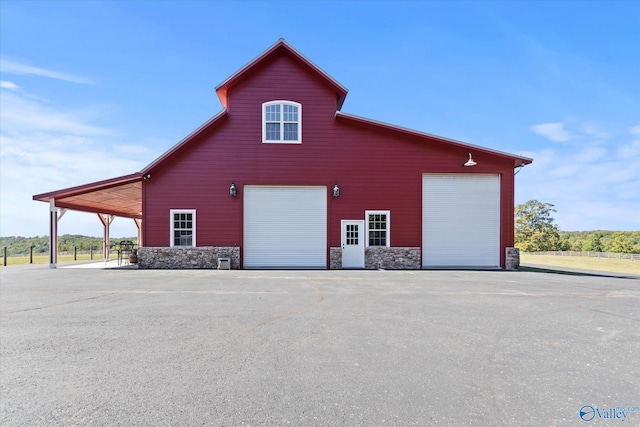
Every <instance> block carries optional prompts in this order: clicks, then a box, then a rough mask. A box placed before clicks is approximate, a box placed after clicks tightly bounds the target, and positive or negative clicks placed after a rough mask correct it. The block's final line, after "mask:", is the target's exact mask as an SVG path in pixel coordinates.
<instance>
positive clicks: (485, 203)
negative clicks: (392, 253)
mask: <svg viewBox="0 0 640 427" xmlns="http://www.w3.org/2000/svg"><path fill="white" fill-rule="evenodd" d="M422 266H423V267H427V268H429V267H499V266H500V176H499V175H493V174H491V175H475V174H474V175H469V174H425V175H423V178H422Z"/></svg>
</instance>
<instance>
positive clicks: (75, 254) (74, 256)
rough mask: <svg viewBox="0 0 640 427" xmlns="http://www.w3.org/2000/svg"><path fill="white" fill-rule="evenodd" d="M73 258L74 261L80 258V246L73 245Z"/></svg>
mask: <svg viewBox="0 0 640 427" xmlns="http://www.w3.org/2000/svg"><path fill="white" fill-rule="evenodd" d="M73 260H74V261H77V260H78V247H77V246H74V247H73Z"/></svg>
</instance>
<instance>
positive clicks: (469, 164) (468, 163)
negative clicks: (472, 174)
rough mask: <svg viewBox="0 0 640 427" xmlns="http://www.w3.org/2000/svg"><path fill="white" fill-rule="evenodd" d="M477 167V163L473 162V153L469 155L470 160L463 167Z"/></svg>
mask: <svg viewBox="0 0 640 427" xmlns="http://www.w3.org/2000/svg"><path fill="white" fill-rule="evenodd" d="M475 165H477V163H476V162H475V161H474V160H473V157H471V153H469V160H467V162H466V163H465V164H463V165H462V166H465V167H470V166H475Z"/></svg>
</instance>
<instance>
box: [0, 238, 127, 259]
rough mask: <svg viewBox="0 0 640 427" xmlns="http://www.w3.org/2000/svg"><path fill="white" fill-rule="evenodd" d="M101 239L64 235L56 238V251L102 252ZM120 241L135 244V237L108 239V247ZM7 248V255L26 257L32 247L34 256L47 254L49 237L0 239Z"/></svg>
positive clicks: (114, 245)
mask: <svg viewBox="0 0 640 427" xmlns="http://www.w3.org/2000/svg"><path fill="white" fill-rule="evenodd" d="M103 240H104V239H102V238H101V237H91V236H82V235H79V234H64V235H62V236H58V250H59V251H60V252H71V251H73V248H74V247H75V248H76V249H77V250H78V251H89V250H91V249H93V250H94V251H101V250H102V242H103ZM121 240H131V241H132V242H134V243H136V242H137V240H138V238H137V237H113V238H110V239H109V243H110V246H111V247H112V248H113V247H116V246H118V244H119V243H120V241H121ZM4 247H6V248H7V254H8V255H26V254H29V249H30V248H31V247H33V253H34V254H42V253H47V254H48V253H49V237H48V236H42V237H20V236H10V237H0V248H4Z"/></svg>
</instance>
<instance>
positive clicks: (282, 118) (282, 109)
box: [262, 101, 302, 144]
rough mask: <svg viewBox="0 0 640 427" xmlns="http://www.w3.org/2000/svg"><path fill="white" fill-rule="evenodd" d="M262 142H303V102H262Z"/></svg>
mask: <svg viewBox="0 0 640 427" xmlns="http://www.w3.org/2000/svg"><path fill="white" fill-rule="evenodd" d="M262 142H271V143H284V144H301V143H302V104H299V103H297V102H293V101H270V102H265V103H264V104H262Z"/></svg>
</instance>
